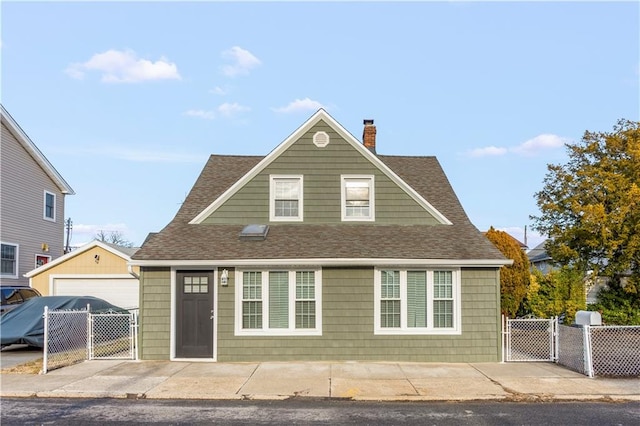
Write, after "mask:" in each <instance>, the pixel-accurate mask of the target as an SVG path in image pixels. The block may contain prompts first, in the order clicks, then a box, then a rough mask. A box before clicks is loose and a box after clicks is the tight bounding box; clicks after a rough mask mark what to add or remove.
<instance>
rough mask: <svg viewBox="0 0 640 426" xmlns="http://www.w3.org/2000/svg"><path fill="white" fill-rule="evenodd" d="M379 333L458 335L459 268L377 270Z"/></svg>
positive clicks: (377, 331) (376, 324) (376, 301)
mask: <svg viewBox="0 0 640 426" xmlns="http://www.w3.org/2000/svg"><path fill="white" fill-rule="evenodd" d="M375 299H376V300H375V333H376V334H459V333H460V331H461V329H460V323H461V319H460V271H459V270H457V269H455V270H435V269H434V270H431V269H428V270H427V269H425V270H419V269H416V270H407V269H376V271H375Z"/></svg>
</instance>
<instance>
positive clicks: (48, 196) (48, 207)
mask: <svg viewBox="0 0 640 426" xmlns="http://www.w3.org/2000/svg"><path fill="white" fill-rule="evenodd" d="M44 218H45V219H47V220H53V221H55V220H56V194H53V193H51V192H47V191H44Z"/></svg>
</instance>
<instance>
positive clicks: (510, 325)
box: [503, 318, 557, 362]
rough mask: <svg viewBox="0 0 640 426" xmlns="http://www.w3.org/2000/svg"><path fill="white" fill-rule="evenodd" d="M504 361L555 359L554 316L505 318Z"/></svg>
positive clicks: (555, 325)
mask: <svg viewBox="0 0 640 426" xmlns="http://www.w3.org/2000/svg"><path fill="white" fill-rule="evenodd" d="M503 327H504V342H505V350H504V353H503V355H504V359H503V360H504V361H509V362H517V361H524V362H531V361H555V359H556V347H557V345H556V341H555V336H556V327H557V321H556V320H555V319H554V318H551V319H540V318H517V319H510V318H504V319H503Z"/></svg>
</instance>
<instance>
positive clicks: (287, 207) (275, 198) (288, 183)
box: [269, 175, 304, 222]
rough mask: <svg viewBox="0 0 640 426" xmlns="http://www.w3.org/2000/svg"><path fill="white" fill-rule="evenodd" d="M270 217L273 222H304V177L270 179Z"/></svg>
mask: <svg viewBox="0 0 640 426" xmlns="http://www.w3.org/2000/svg"><path fill="white" fill-rule="evenodd" d="M269 180H270V185H269V186H270V196H269V216H270V220H271V221H296V222H297V221H302V219H303V210H304V206H303V197H302V195H303V191H302V189H303V184H302V183H303V179H302V176H280V175H278V176H274V175H271V176H270V177H269Z"/></svg>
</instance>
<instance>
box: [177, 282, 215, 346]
mask: <svg viewBox="0 0 640 426" xmlns="http://www.w3.org/2000/svg"><path fill="white" fill-rule="evenodd" d="M213 290H214V288H213V272H211V271H178V272H177V274H176V303H177V309H176V357H177V358H213Z"/></svg>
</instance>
